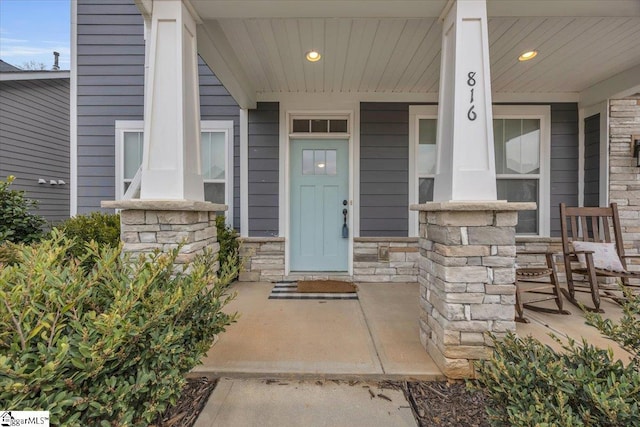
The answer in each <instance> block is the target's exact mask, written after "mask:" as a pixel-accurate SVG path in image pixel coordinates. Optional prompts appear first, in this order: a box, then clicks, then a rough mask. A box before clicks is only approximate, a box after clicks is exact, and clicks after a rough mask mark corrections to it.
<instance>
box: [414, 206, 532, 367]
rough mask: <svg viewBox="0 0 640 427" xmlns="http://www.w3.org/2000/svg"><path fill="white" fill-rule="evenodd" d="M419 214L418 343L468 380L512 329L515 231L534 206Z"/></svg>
mask: <svg viewBox="0 0 640 427" xmlns="http://www.w3.org/2000/svg"><path fill="white" fill-rule="evenodd" d="M411 208H412V209H414V210H418V211H420V254H421V260H420V268H419V271H420V272H419V276H418V281H419V282H420V341H421V343H422V345H423V346H424V347H425V349H426V350H427V352H429V355H430V356H431V357H432V358H433V360H434V361H435V362H436V364H437V365H438V367H439V368H440V369H441V370H442V372H443V373H444V374H445V375H446V376H447V377H449V378H454V379H457V378H469V377H473V376H474V372H475V369H474V362H475V361H476V360H480V359H486V358H489V357H490V356H491V354H492V352H493V349H492V342H491V339H490V338H489V337H488V336H487V334H486V332H492V333H494V334H495V335H496V336H498V337H499V336H501V335H504V334H505V333H506V332H508V331H515V321H514V317H515V284H514V283H515V256H516V247H515V226H516V224H517V222H518V211H519V210H530V209H535V203H507V202H448V203H427V204H424V205H414V206H412V207H411Z"/></svg>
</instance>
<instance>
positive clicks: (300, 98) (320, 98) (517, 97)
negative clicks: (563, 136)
mask: <svg viewBox="0 0 640 427" xmlns="http://www.w3.org/2000/svg"><path fill="white" fill-rule="evenodd" d="M491 97H492V101H493V103H494V104H499V103H507V102H508V103H555V102H578V101H579V98H580V94H579V93H577V92H561V93H544V92H535V93H501V92H498V93H493V94H492V95H491ZM257 100H258V102H280V103H296V104H300V103H304V102H305V101H306V102H308V105H316V104H325V105H331V103H332V102H333V103H334V105H338V104H345V103H354V102H356V103H359V102H408V103H416V104H418V103H435V104H437V103H438V92H430V93H415V92H348V93H346V92H338V93H335V92H316V93H306V92H260V93H258V94H257Z"/></svg>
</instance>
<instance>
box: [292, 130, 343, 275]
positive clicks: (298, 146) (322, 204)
mask: <svg viewBox="0 0 640 427" xmlns="http://www.w3.org/2000/svg"><path fill="white" fill-rule="evenodd" d="M348 148H349V143H348V141H347V140H327V139H313V140H311V139H304V140H292V141H291V156H290V165H291V179H290V182H291V240H290V242H291V243H290V251H291V256H290V263H291V271H347V269H348V265H349V264H348V260H347V253H348V251H347V249H348V247H349V238H348V237H349V233H350V230H348V229H347V228H345V227H344V226H345V224H348V221H349V215H350V214H351V209H350V208H349V205H348V197H349V185H348V183H349V158H348V157H349V149H348ZM345 210H346V211H345ZM345 213H346V215H345ZM345 220H346V222H345Z"/></svg>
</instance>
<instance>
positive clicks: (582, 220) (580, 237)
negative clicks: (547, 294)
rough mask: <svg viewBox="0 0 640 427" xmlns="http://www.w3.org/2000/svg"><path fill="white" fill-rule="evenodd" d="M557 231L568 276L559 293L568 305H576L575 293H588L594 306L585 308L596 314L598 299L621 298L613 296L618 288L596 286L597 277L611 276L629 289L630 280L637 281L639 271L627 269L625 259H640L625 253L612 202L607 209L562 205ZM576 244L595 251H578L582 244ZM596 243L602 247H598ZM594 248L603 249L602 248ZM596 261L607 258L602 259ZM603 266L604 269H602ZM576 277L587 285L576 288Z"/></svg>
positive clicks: (618, 299)
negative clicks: (559, 230)
mask: <svg viewBox="0 0 640 427" xmlns="http://www.w3.org/2000/svg"><path fill="white" fill-rule="evenodd" d="M560 229H561V231H562V251H563V255H564V266H565V273H566V275H567V290H564V289H563V290H562V291H563V293H564V294H565V296H566V297H567V299H568V300H569V301H570V302H571V303H573V304H575V305H579V303H578V301H577V300H576V292H590V293H591V299H592V301H593V307H587V309H588V310H590V311H598V312H603V310H602V309H601V308H600V298H611V299H613V300H614V301H616V302H620V300H621V299H622V298H621V296H620V292H617V293H616V291H617V290H618V288H617V285H616V289H611V288H610V289H606V288H604V287H603V286H601V285H600V284H599V283H598V278H599V277H613V278H618V279H621V280H622V283H623V284H624V285H625V286H632V285H630V283H629V279H640V272H632V271H628V270H627V262H626V260H627V259H629V258H640V255H625V253H624V242H623V240H622V231H621V228H620V219H619V217H618V206H617V205H616V204H615V203H611V205H610V206H609V207H606V208H598V207H567V206H566V205H565V204H564V203H561V204H560ZM574 242H576V243H574ZM577 242H593V243H596V245H591V246H593V247H594V248H593V249H594V250H588V249H579V246H581V245H580V244H578V243H577ZM598 243H599V244H601V245H597V244H598ZM607 244H608V245H607ZM574 246H575V247H574ZM582 246H586V245H582ZM596 246H602V249H601V248H599V247H596ZM614 247H615V253H614V254H612V255H613V256H612V255H611V252H613V248H614ZM607 251H608V252H609V253H610V255H609V256H606V254H607ZM603 254H604V256H603ZM615 255H617V257H616V256H615ZM579 258H580V259H579ZM599 258H610V259H609V260H607V259H605V260H602V259H599ZM611 258H616V259H611ZM603 265H606V267H603ZM609 265H614V267H613V268H612V267H609ZM575 274H578V275H581V276H582V277H583V279H582V280H580V281H582V282H586V283H588V284H589V287H588V288H587V287H586V286H576V285H575V284H574V281H576V279H575V278H574V275H575ZM633 286H638V285H633Z"/></svg>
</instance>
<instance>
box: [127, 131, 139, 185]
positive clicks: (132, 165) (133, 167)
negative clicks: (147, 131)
mask: <svg viewBox="0 0 640 427" xmlns="http://www.w3.org/2000/svg"><path fill="white" fill-rule="evenodd" d="M141 164H142V132H125V133H124V179H126V180H131V179H133V177H134V176H135V175H136V172H138V169H139V168H140V165H141Z"/></svg>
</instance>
